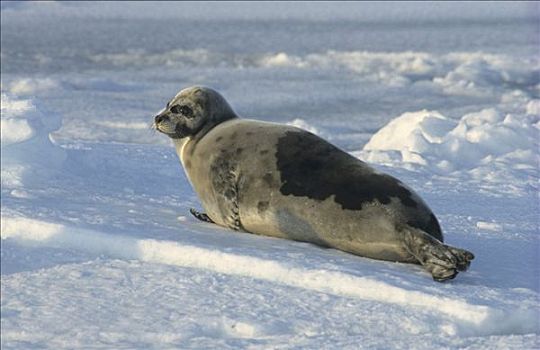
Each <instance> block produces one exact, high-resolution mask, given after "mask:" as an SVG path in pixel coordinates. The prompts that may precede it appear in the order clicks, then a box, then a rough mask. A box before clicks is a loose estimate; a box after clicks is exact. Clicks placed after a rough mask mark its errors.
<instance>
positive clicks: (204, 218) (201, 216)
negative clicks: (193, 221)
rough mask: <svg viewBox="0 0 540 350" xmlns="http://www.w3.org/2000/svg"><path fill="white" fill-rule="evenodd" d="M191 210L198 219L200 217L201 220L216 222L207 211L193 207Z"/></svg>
mask: <svg viewBox="0 0 540 350" xmlns="http://www.w3.org/2000/svg"><path fill="white" fill-rule="evenodd" d="M189 212H190V213H191V215H193V216H194V217H196V218H197V219H199V220H201V221H204V222H209V223H211V224H215V222H214V220H212V219H210V217H209V216H208V215H207V214H206V213H201V212H200V211H197V210H195V209H193V208H190V209H189Z"/></svg>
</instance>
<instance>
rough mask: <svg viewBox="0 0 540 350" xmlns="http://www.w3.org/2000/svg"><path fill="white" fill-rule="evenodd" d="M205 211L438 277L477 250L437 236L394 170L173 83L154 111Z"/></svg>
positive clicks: (212, 217) (240, 226) (248, 227)
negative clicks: (169, 96) (172, 94)
mask: <svg viewBox="0 0 540 350" xmlns="http://www.w3.org/2000/svg"><path fill="white" fill-rule="evenodd" d="M154 124H155V127H156V129H157V130H158V131H160V132H162V133H164V134H165V135H167V136H169V137H170V138H171V139H172V140H173V142H174V145H175V147H176V152H177V154H178V156H179V158H180V161H181V162H182V165H183V167H184V170H185V172H186V174H187V177H188V179H189V180H190V182H191V184H192V186H193V188H194V189H195V192H196V193H197V194H198V196H199V198H200V200H201V202H202V206H203V207H204V209H205V211H206V213H200V212H197V211H195V210H192V213H193V214H194V215H195V216H196V217H197V218H199V219H201V220H204V221H208V222H213V223H216V224H217V225H220V226H224V227H228V228H231V229H233V230H237V231H246V232H250V233H254V234H259V235H266V236H273V237H280V238H287V239H292V240H296V241H304V242H311V243H315V244H318V245H321V246H325V247H332V248H336V249H340V250H343V251H346V252H349V253H352V254H356V255H360V256H364V257H369V258H373V259H380V260H388V261H399V262H406V263H419V264H422V265H423V266H424V267H425V268H426V270H427V271H429V272H430V273H431V275H432V276H433V278H434V279H435V280H436V281H445V280H448V279H452V278H454V277H455V276H456V275H457V273H458V271H465V270H466V269H467V267H468V266H469V264H470V262H471V260H472V259H473V258H474V255H473V254H472V253H470V252H468V251H466V250H463V249H459V248H454V247H451V246H448V245H445V244H444V243H443V235H442V232H441V228H440V226H439V223H438V221H437V218H436V217H435V215H433V213H432V211H431V210H430V209H429V208H428V206H427V205H426V203H425V202H424V201H423V200H422V199H421V198H420V197H419V196H418V195H417V194H416V193H414V192H413V191H412V190H411V189H410V188H408V187H407V186H405V185H404V184H403V183H401V182H400V181H399V180H397V179H396V178H394V177H392V176H390V175H387V174H383V173H380V172H378V171H376V170H374V169H373V168H371V167H370V166H369V165H367V164H366V163H364V162H362V161H360V160H358V159H357V158H355V157H353V156H351V155H349V154H348V153H346V152H344V151H342V150H341V149H339V148H337V147H335V146H333V145H332V144H330V143H328V142H327V141H325V140H323V139H321V138H320V137H318V136H316V135H314V134H312V133H310V132H308V131H305V130H302V129H299V128H296V127H292V126H286V125H280V124H274V123H267V122H261V121H255V120H248V119H241V118H239V117H238V116H237V115H236V113H235V112H234V111H233V109H232V108H231V107H230V106H229V104H228V103H227V101H226V100H225V99H224V98H223V97H222V96H221V95H220V94H219V93H218V92H216V91H214V90H212V89H209V88H205V87H191V88H187V89H184V90H182V91H180V92H179V93H178V94H177V95H176V96H175V97H174V98H173V99H172V100H171V101H170V102H169V103H168V104H167V107H166V108H165V109H163V110H162V111H161V112H160V113H159V114H158V115H157V116H155V117H154Z"/></svg>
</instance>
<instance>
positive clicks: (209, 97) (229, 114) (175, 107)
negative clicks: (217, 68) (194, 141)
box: [154, 86, 237, 139]
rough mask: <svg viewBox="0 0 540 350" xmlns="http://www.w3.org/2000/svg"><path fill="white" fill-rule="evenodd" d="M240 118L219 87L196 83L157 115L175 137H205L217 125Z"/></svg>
mask: <svg viewBox="0 0 540 350" xmlns="http://www.w3.org/2000/svg"><path fill="white" fill-rule="evenodd" d="M233 118H237V115H236V113H234V111H233V109H232V108H231V106H229V104H228V103H227V101H226V100H225V99H224V98H223V97H222V96H221V95H220V94H219V93H218V92H217V91H215V90H213V89H210V88H207V87H202V86H195V87H190V88H187V89H184V90H182V91H180V92H179V93H178V94H177V95H176V96H175V97H174V98H173V99H172V100H171V101H169V103H167V106H166V107H165V108H164V109H163V110H162V111H161V112H160V113H159V114H158V115H156V116H155V117H154V126H155V128H156V130H158V131H159V132H161V133H163V134H165V135H167V136H169V137H170V138H172V139H183V138H185V137H196V138H199V139H200V138H201V137H202V136H204V135H205V134H206V133H207V132H208V131H210V130H211V129H212V128H213V127H214V126H216V125H218V124H220V123H222V122H224V121H226V120H229V119H233Z"/></svg>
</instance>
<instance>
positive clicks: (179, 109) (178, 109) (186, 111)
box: [171, 105, 193, 118]
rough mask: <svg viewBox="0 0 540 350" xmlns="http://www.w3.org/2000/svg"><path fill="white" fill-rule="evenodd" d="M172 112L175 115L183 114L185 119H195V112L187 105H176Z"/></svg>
mask: <svg viewBox="0 0 540 350" xmlns="http://www.w3.org/2000/svg"><path fill="white" fill-rule="evenodd" d="M171 112H172V113H174V114H182V115H183V116H185V117H188V118H193V110H192V109H191V108H190V107H189V106H186V105H182V106H180V105H176V106H172V107H171Z"/></svg>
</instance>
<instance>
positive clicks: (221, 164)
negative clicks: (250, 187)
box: [211, 152, 242, 231]
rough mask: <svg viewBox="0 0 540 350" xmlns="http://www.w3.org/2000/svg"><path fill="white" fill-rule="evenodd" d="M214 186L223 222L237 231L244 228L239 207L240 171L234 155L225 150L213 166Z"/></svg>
mask: <svg viewBox="0 0 540 350" xmlns="http://www.w3.org/2000/svg"><path fill="white" fill-rule="evenodd" d="M211 172H212V179H211V181H212V186H213V190H214V196H215V200H216V204H217V207H218V209H219V214H220V216H221V220H219V219H217V220H218V221H221V223H220V222H216V223H217V224H222V225H223V226H226V227H228V228H230V229H233V230H235V231H239V230H242V224H241V223H240V209H239V208H238V178H239V176H238V172H237V171H236V167H235V163H234V157H233V156H232V155H231V154H228V153H226V152H223V153H222V154H221V155H220V156H219V157H218V158H217V159H216V160H215V161H214V162H213V163H212V166H211Z"/></svg>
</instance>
